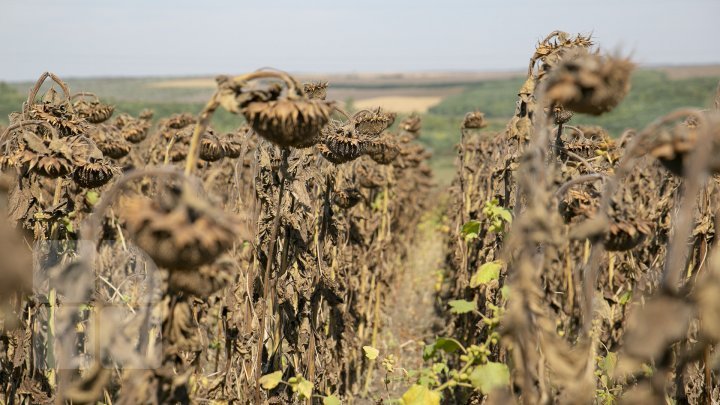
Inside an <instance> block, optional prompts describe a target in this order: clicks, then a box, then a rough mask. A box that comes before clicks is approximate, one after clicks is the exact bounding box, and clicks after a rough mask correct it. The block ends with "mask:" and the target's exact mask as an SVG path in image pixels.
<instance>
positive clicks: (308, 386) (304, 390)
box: [297, 379, 313, 399]
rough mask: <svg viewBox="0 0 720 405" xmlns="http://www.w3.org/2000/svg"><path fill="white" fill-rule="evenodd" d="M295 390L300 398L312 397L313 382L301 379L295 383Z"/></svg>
mask: <svg viewBox="0 0 720 405" xmlns="http://www.w3.org/2000/svg"><path fill="white" fill-rule="evenodd" d="M297 392H298V394H300V399H309V398H312V392H313V383H311V382H310V381H308V380H305V379H303V381H301V382H300V383H299V384H298V385H297Z"/></svg>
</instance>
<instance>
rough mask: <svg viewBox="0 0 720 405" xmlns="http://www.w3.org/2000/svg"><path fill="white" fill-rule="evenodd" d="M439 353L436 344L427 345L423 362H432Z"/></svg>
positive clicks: (424, 349)
mask: <svg viewBox="0 0 720 405" xmlns="http://www.w3.org/2000/svg"><path fill="white" fill-rule="evenodd" d="M436 352H437V349H436V348H435V343H433V344H430V345H425V347H424V348H423V360H426V361H427V360H430V359H432V358H433V357H435V353H436Z"/></svg>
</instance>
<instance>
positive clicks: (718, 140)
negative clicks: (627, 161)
mask: <svg viewBox="0 0 720 405" xmlns="http://www.w3.org/2000/svg"><path fill="white" fill-rule="evenodd" d="M705 117H706V118H707V123H708V125H709V126H710V128H709V130H710V136H711V137H712V148H713V152H712V153H711V154H710V161H709V162H708V164H709V170H710V172H711V173H713V174H718V173H720V154H719V153H716V151H720V115H718V114H716V113H712V114H708V113H706V114H705ZM700 130H701V129H700V128H699V127H698V125H697V123H696V122H695V121H694V120H693V119H688V120H686V121H685V122H682V123H678V124H676V125H675V126H673V127H672V128H666V127H661V128H658V130H657V131H655V132H654V133H653V134H651V135H650V136H649V137H648V138H646V139H645V140H642V141H641V143H642V145H641V146H640V147H639V148H638V151H639V153H641V154H642V153H649V154H650V156H652V157H654V158H656V159H658V160H659V161H660V163H662V165H663V166H665V168H666V169H668V170H669V171H670V172H672V173H673V174H675V175H677V176H683V174H684V168H685V158H686V157H687V156H689V155H690V154H691V153H692V152H693V151H694V150H695V145H696V143H697V140H698V135H699V131H700Z"/></svg>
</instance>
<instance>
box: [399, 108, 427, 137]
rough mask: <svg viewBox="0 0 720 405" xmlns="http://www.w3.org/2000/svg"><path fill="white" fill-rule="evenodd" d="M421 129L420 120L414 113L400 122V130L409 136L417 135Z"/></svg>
mask: <svg viewBox="0 0 720 405" xmlns="http://www.w3.org/2000/svg"><path fill="white" fill-rule="evenodd" d="M421 128H422V119H421V118H420V116H419V115H416V114H414V113H413V114H411V115H410V116H409V117H407V118H405V119H404V120H402V121H401V122H400V129H401V130H403V131H405V132H409V133H411V134H418V133H419V132H420V129H421Z"/></svg>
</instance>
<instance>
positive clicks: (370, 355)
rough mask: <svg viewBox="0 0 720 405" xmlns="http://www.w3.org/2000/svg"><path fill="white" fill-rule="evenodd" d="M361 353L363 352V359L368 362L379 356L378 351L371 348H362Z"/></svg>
mask: <svg viewBox="0 0 720 405" xmlns="http://www.w3.org/2000/svg"><path fill="white" fill-rule="evenodd" d="M363 351H365V357H367V358H368V359H370V360H375V359H377V357H378V355H379V354H380V350H378V349H376V348H374V347H372V346H363Z"/></svg>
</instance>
